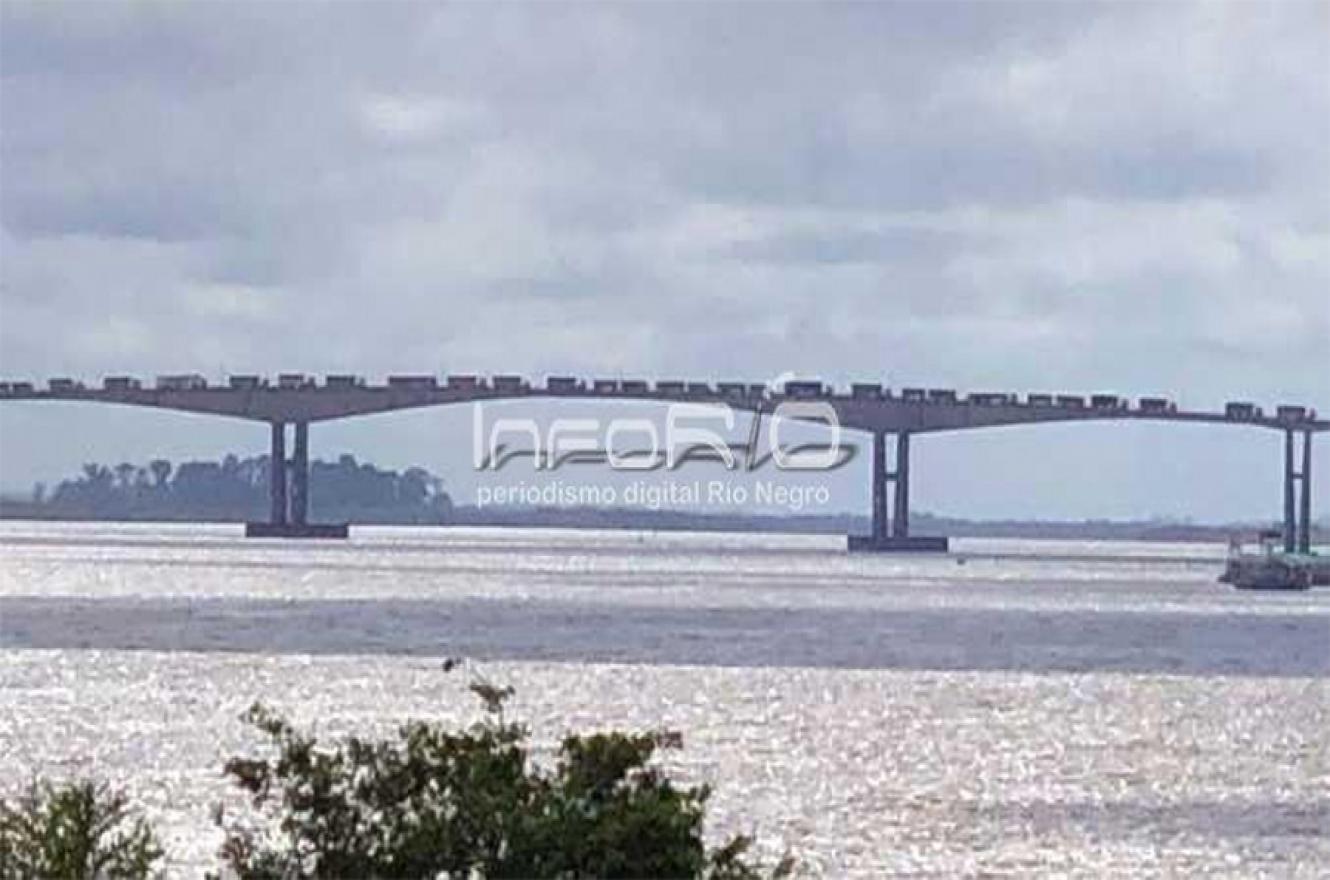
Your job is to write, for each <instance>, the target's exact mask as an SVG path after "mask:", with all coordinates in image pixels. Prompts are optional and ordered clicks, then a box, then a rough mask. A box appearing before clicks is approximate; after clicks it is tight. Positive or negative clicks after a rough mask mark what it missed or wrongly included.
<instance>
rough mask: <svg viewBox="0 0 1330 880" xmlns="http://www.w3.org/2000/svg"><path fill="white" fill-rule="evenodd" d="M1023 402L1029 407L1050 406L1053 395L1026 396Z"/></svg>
mask: <svg viewBox="0 0 1330 880" xmlns="http://www.w3.org/2000/svg"><path fill="white" fill-rule="evenodd" d="M1025 402H1026V404H1027V405H1029V406H1052V405H1053V395H1051V394H1027V395H1025Z"/></svg>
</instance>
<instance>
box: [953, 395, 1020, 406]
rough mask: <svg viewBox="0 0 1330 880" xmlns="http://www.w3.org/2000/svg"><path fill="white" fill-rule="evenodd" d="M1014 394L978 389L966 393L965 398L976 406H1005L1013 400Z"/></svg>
mask: <svg viewBox="0 0 1330 880" xmlns="http://www.w3.org/2000/svg"><path fill="white" fill-rule="evenodd" d="M1013 396H1014V395H1011V394H1008V393H1006V392H1005V391H976V392H974V393H972V394H967V395H965V400H966V402H967V403H972V404H974V405H975V406H1004V405H1006V404H1008V403H1012V402H1013V400H1012V398H1013Z"/></svg>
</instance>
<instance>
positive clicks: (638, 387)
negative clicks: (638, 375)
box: [619, 379, 651, 394]
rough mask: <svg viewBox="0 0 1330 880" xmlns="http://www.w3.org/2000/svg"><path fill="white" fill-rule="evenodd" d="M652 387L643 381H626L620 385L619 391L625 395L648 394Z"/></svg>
mask: <svg viewBox="0 0 1330 880" xmlns="http://www.w3.org/2000/svg"><path fill="white" fill-rule="evenodd" d="M650 387H651V386H649V385H648V384H647V383H646V382H645V381H643V380H642V379H624V380H623V381H621V382H620V383H619V390H620V391H622V392H623V393H624V394H646V393H647V391H648V390H649V389H650Z"/></svg>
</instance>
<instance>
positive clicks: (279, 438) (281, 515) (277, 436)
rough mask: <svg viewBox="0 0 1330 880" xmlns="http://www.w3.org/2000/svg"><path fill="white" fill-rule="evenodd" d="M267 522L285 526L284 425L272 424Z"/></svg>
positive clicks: (279, 423) (280, 423) (283, 423)
mask: <svg viewBox="0 0 1330 880" xmlns="http://www.w3.org/2000/svg"><path fill="white" fill-rule="evenodd" d="M268 498H269V501H270V503H271V508H270V510H269V513H268V521H269V522H270V523H272V524H273V525H275V526H283V525H286V423H285V422H273V423H272V449H271V450H270V452H269V454H268Z"/></svg>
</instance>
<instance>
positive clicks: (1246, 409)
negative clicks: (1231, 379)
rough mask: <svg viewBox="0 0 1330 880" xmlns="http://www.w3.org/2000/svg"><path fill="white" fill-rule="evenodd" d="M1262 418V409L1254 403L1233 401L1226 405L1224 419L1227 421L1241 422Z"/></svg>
mask: <svg viewBox="0 0 1330 880" xmlns="http://www.w3.org/2000/svg"><path fill="white" fill-rule="evenodd" d="M1260 417H1261V408H1260V407H1259V406H1257V405H1256V404H1254V403H1247V402H1246V401H1244V400H1231V401H1229V402H1228V403H1226V404H1224V418H1226V419H1232V420H1233V421H1235V422H1240V421H1246V420H1247V419H1259V418H1260Z"/></svg>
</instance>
